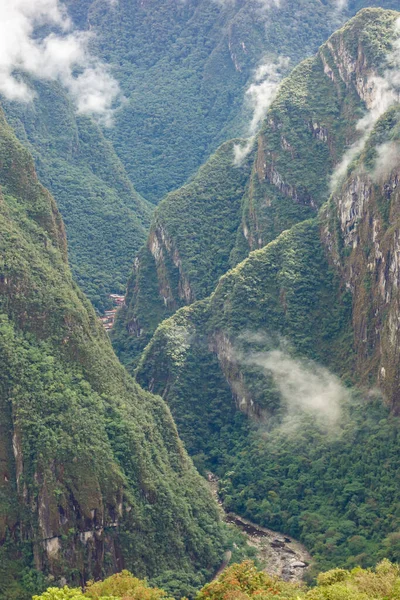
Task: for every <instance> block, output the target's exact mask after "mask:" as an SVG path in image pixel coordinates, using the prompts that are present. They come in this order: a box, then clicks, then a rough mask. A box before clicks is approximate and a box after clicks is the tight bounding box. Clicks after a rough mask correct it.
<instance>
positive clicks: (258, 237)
mask: <svg viewBox="0 0 400 600" xmlns="http://www.w3.org/2000/svg"><path fill="white" fill-rule="evenodd" d="M396 14H397V13H394V12H389V11H387V12H386V11H383V10H379V9H378V10H377V9H375V10H372V9H370V10H365V11H363V12H361V13H359V15H358V16H357V17H355V18H354V19H352V20H351V21H350V22H349V23H348V24H347V25H346V26H345V27H344V28H342V29H341V30H339V31H338V32H336V33H335V34H334V35H333V36H331V38H330V39H329V41H328V42H327V43H325V44H324V45H323V46H322V47H321V49H320V50H319V52H318V54H317V55H316V56H315V57H314V58H312V59H308V60H306V61H304V62H303V63H301V64H300V65H299V66H298V67H296V68H295V69H294V71H293V72H292V73H291V75H290V76H289V77H288V78H287V79H286V80H285V81H284V82H283V83H282V85H281V87H280V90H279V93H278V95H277V98H276V100H275V101H274V102H273V104H272V105H271V108H270V109H269V111H268V114H267V117H266V119H265V122H264V125H263V127H262V130H261V132H260V134H259V135H258V137H257V141H256V144H255V148H254V149H253V151H252V153H250V155H249V157H248V159H247V160H246V161H245V163H244V164H243V166H242V167H235V166H234V164H233V152H232V151H230V149H231V146H230V145H229V144H225V145H224V146H222V147H221V148H220V150H219V151H218V152H217V153H216V154H215V155H214V156H213V157H212V158H211V159H210V160H209V161H208V162H207V163H206V164H205V166H203V167H202V168H201V169H200V171H199V173H198V175H197V176H196V178H195V179H194V181H193V183H192V184H190V185H187V186H185V187H184V188H182V190H179V191H177V192H175V193H173V194H170V195H169V196H167V197H166V198H165V200H164V201H163V202H162V203H161V205H160V209H159V210H158V211H156V214H155V217H154V219H153V222H152V226H151V232H150V235H149V238H148V241H147V247H146V249H145V250H143V251H141V253H140V254H139V256H138V258H137V259H136V262H135V265H134V272H133V276H132V277H131V279H130V281H129V283H128V293H127V308H126V309H124V310H123V311H121V313H120V315H119V319H118V321H117V326H116V330H115V348H116V350H117V352H118V353H119V355H120V357H121V359H122V360H123V361H124V362H125V363H126V364H127V365H129V364H132V363H133V364H134V362H135V360H136V359H137V356H138V352H139V351H140V350H141V349H143V347H144V345H145V343H147V341H148V339H149V337H150V335H151V333H152V332H153V331H154V329H155V325H157V324H158V323H159V322H160V321H161V320H162V318H163V317H164V318H165V317H166V316H168V315H169V314H171V312H172V311H173V310H174V309H176V308H177V307H178V306H180V305H182V304H190V303H191V302H193V300H200V299H202V298H205V297H206V296H207V295H208V294H209V293H210V291H211V289H212V288H213V287H214V286H215V285H216V284H217V282H218V279H219V277H220V276H221V275H222V274H223V272H224V271H223V270H225V271H226V270H227V267H228V261H227V260H226V258H227V257H228V256H229V257H230V258H229V264H230V266H233V265H235V264H237V263H238V262H239V261H240V260H243V258H245V257H246V256H247V255H248V253H249V251H250V250H254V249H255V248H261V247H263V246H264V245H265V244H267V243H268V242H270V241H272V240H273V239H275V238H276V237H277V236H278V235H279V234H280V233H281V232H282V231H284V230H286V229H289V228H290V227H291V226H292V225H294V224H295V223H298V222H301V221H303V220H305V219H308V218H311V217H313V216H315V215H316V214H317V211H318V209H319V207H320V206H321V205H322V204H323V203H324V202H326V200H327V199H328V197H329V176H330V175H331V174H332V172H333V170H334V167H335V165H336V164H337V163H338V162H339V161H340V159H341V157H342V156H343V153H344V151H345V149H346V147H347V146H348V145H349V144H351V142H352V141H354V140H355V139H357V137H358V136H359V135H360V134H359V132H358V131H357V129H356V124H357V122H358V120H359V119H360V117H361V116H362V115H363V111H364V110H365V97H364V95H365V93H366V92H365V88H366V85H365V81H366V80H367V78H368V77H371V78H372V77H373V75H374V73H376V74H377V73H378V70H379V67H380V66H383V65H384V60H385V52H387V51H389V49H390V44H391V31H392V26H393V22H394V19H395V18H396ZM375 40H379V44H380V46H379V52H380V54H378V52H377V49H376V46H375ZM353 61H354V72H355V73H354V77H353V76H352V75H351V73H349V74H347V72H346V69H347V68H348V67H347V65H348V64H350V65H352V64H353ZM360 82H361V83H360ZM363 82H364V83H363ZM236 143H237V144H240V141H238V142H236ZM229 152H230V159H229V156H228V154H229ZM222 156H224V163H223V164H221V159H220V158H219V157H221V158H222ZM229 160H230V161H231V162H230V168H229ZM247 161H250V162H251V164H252V166H251V169H249V166H248V163H247ZM225 165H228V169H227V168H226V166H225ZM214 171H216V172H214ZM239 176H241V177H242V178H243V182H242V184H241V186H240V187H236V190H235V191H234V192H233V190H232V188H233V186H235V185H236V181H237V180H238V177H239ZM244 178H246V179H247V181H245V179H244ZM204 180H205V181H204ZM199 185H201V186H202V192H201V194H200V193H199V190H198V186H199ZM241 189H244V194H243V197H239V194H238V192H240V190H241ZM216 212H218V213H219V215H218V216H217V217H216ZM227 228H229V231H230V233H229V235H227ZM234 228H236V231H237V233H236V237H235V238H234V237H233V235H232V232H233V229H234ZM221 256H222V257H225V260H224V261H221Z"/></svg>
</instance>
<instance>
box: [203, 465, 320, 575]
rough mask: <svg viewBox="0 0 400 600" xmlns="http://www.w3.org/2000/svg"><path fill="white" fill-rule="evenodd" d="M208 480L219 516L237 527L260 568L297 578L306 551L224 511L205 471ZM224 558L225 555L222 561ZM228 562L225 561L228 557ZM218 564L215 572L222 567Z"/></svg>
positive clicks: (306, 560) (213, 480) (308, 559)
mask: <svg viewBox="0 0 400 600" xmlns="http://www.w3.org/2000/svg"><path fill="white" fill-rule="evenodd" d="M207 478H208V483H209V485H210V488H211V490H212V492H213V495H214V497H215V498H216V500H217V502H218V504H219V506H220V508H221V511H222V513H223V518H224V520H225V521H226V522H227V523H231V524H232V525H235V526H236V527H238V529H240V530H241V532H242V533H243V534H244V535H245V536H246V537H247V542H248V544H249V545H250V546H253V547H255V548H257V551H258V559H259V560H260V562H261V563H262V564H264V565H265V567H264V571H265V572H266V573H269V574H270V575H277V576H278V577H281V578H282V579H284V580H285V581H301V579H302V578H303V575H304V572H305V570H306V568H307V566H308V565H309V564H310V562H311V557H310V555H309V553H308V552H307V550H306V549H305V548H304V546H302V545H301V544H300V543H299V542H296V540H293V539H292V538H290V537H288V536H286V535H283V534H280V533H277V532H276V531H272V530H271V529H267V528H266V527H261V526H260V525H256V524H255V523H252V522H251V521H248V520H247V519H244V518H243V517H240V516H239V515H236V514H234V513H226V512H225V510H224V508H223V506H222V502H221V500H220V498H219V496H218V479H217V477H216V476H215V475H213V474H212V473H208V474H207ZM226 559H227V557H226V556H225V559H224V563H226ZM228 562H229V560H228ZM224 563H223V565H221V568H220V569H219V571H218V575H220V573H221V572H222V571H223V569H224V568H225V567H226V564H227V563H226V564H224Z"/></svg>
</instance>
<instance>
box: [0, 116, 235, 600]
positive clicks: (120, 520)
mask: <svg viewBox="0 0 400 600" xmlns="http://www.w3.org/2000/svg"><path fill="white" fill-rule="evenodd" d="M0 184H1V188H2V195H1V196H0V232H1V235H0V371H1V373H2V376H1V378H0V461H1V464H2V477H1V478H0V558H1V567H0V569H1V571H0V575H2V574H3V573H2V571H4V574H5V578H4V579H2V578H0V581H1V583H0V597H1V598H2V600H3V599H4V600H10V599H14V598H15V599H16V598H22V599H23V600H25V599H26V598H28V596H29V594H32V592H38V591H41V589H42V588H43V583H44V581H46V580H45V579H43V580H41V579H40V577H39V576H38V577H37V578H36V579H35V576H34V573H35V572H34V570H33V569H34V566H36V567H37V566H39V568H40V569H41V570H42V571H43V573H44V576H45V577H46V576H47V575H49V574H51V575H53V576H54V577H56V578H60V577H65V578H66V579H67V581H68V582H69V583H71V584H74V583H75V584H77V583H80V582H81V581H82V580H87V579H89V578H91V577H98V576H99V574H102V573H104V574H108V573H111V572H113V571H115V570H117V568H118V561H119V560H123V561H124V564H126V566H127V567H129V568H132V569H133V568H134V569H135V572H136V573H138V574H139V575H140V576H141V577H144V576H148V577H154V578H155V577H157V578H159V579H160V580H163V576H164V575H166V578H169V577H170V573H171V572H173V573H174V576H175V579H176V581H181V582H182V586H181V587H182V589H183V588H184V587H185V585H186V587H187V589H188V590H192V589H193V587H195V586H197V585H201V584H202V583H204V582H205V581H206V580H207V578H208V577H210V576H211V575H212V573H213V572H214V571H215V570H216V568H217V567H218V566H219V564H220V562H221V559H222V554H223V544H224V535H223V532H222V531H221V525H220V523H219V517H218V513H217V508H216V507H215V504H214V502H213V500H212V498H211V495H210V493H209V491H208V489H207V488H206V485H205V483H204V482H203V481H202V479H201V477H200V476H199V475H198V474H197V473H196V471H195V469H194V468H193V465H192V462H191V460H190V459H189V458H188V456H187V454H186V452H185V450H184V448H183V446H182V443H181V441H180V439H179V437H178V434H177V431H176V428H175V425H174V423H173V420H172V418H171V415H170V412H169V410H168V408H167V406H166V405H165V403H164V402H163V401H162V399H161V398H159V397H156V396H152V395H150V394H148V393H146V392H144V391H143V390H141V389H140V388H139V386H138V385H137V384H136V383H135V382H134V381H133V380H132V379H131V378H130V377H129V376H128V374H127V373H126V371H125V370H124V368H123V367H122V366H121V365H120V363H119V362H118V360H117V359H116V357H115V355H114V354H113V351H112V348H111V344H110V342H109V340H108V337H107V335H106V334H105V332H104V331H103V328H102V326H101V324H100V323H99V321H98V319H97V317H96V314H95V312H94V310H93V308H92V307H91V305H90V303H89V302H88V300H87V299H86V298H85V296H84V295H83V294H82V292H81V291H80V290H79V288H78V287H77V285H76V284H75V283H74V282H73V280H72V276H71V273H70V271H69V267H68V264H67V259H66V240H65V235H64V229H63V224H62V221H61V218H60V215H59V213H58V211H57V209H56V207H55V204H54V201H53V199H52V197H51V196H50V194H49V193H48V192H47V191H46V190H45V189H44V188H43V187H42V186H41V185H40V184H39V182H38V180H37V178H36V174H35V171H34V168H33V161H32V159H31V157H30V156H29V153H28V152H27V151H26V150H25V149H24V148H23V147H22V146H21V145H20V144H19V142H18V141H17V140H16V138H15V136H14V135H13V134H12V132H11V130H10V129H9V127H8V126H7V125H6V123H5V121H4V119H3V117H1V118H0ZM34 557H35V561H34ZM46 583H47V585H48V581H46ZM54 593H55V592H54ZM183 593H185V592H184V591H183Z"/></svg>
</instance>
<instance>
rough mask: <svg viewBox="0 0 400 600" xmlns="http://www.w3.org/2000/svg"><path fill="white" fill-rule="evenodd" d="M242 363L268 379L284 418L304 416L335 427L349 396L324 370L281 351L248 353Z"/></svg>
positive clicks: (333, 376)
mask: <svg viewBox="0 0 400 600" xmlns="http://www.w3.org/2000/svg"><path fill="white" fill-rule="evenodd" d="M242 361H243V363H244V364H247V365H252V366H256V367H259V368H260V369H261V370H262V371H263V372H264V373H265V375H269V376H271V377H272V380H273V382H274V385H275V386H276V387H277V389H278V390H279V392H280V395H281V398H282V401H283V403H284V406H285V407H286V413H287V418H289V419H290V418H292V417H295V416H299V415H302V414H303V415H304V414H307V415H309V416H312V417H314V418H315V420H316V421H317V422H318V423H319V424H320V425H323V426H327V427H332V426H335V425H337V424H338V422H339V420H340V416H341V412H342V406H343V403H344V402H346V401H347V400H348V398H349V395H348V391H347V390H346V388H344V386H343V385H342V383H341V382H340V380H339V379H338V378H337V377H336V376H335V375H333V374H332V373H331V372H330V371H328V369H326V368H325V367H322V366H320V365H318V364H317V363H314V362H312V361H305V360H300V359H295V358H292V357H291V356H290V355H289V354H288V353H287V352H285V351H284V350H272V351H270V352H253V353H249V354H247V355H246V356H245V357H243V358H242Z"/></svg>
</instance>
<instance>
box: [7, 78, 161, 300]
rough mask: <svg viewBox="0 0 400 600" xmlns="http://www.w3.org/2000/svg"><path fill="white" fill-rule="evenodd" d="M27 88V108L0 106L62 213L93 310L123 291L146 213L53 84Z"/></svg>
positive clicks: (75, 268) (88, 124) (103, 144)
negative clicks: (31, 93)
mask: <svg viewBox="0 0 400 600" xmlns="http://www.w3.org/2000/svg"><path fill="white" fill-rule="evenodd" d="M34 85H35V91H36V92H37V97H36V98H35V99H34V100H33V101H32V103H29V104H20V103H16V102H14V103H9V102H5V101H4V108H5V111H6V114H7V117H8V119H9V121H10V123H11V125H12V126H13V127H14V130H15V132H16V134H17V136H18V137H19V139H20V140H21V141H22V142H23V143H24V144H25V145H26V146H27V147H28V148H29V150H30V151H31V153H32V155H33V156H34V159H35V164H36V169H37V171H38V174H39V177H40V179H41V181H42V182H43V184H44V185H46V186H47V187H48V188H49V189H50V190H51V192H52V193H53V194H54V196H55V199H56V201H57V205H58V207H59V208H60V211H61V213H62V215H63V218H64V222H65V225H66V229H67V237H68V245H69V257H70V261H71V267H72V272H73V274H74V277H75V280H76V281H77V282H78V284H79V285H80V286H81V287H82V289H83V290H84V291H85V293H86V294H87V295H88V296H89V298H90V300H91V301H92V302H93V304H94V305H95V307H96V308H97V309H99V310H100V311H101V310H103V309H104V308H105V307H106V306H107V305H108V294H110V293H113V292H116V293H118V292H119V293H123V292H124V290H125V285H126V280H127V277H128V274H129V271H130V268H131V265H132V257H133V256H134V254H135V253H136V252H137V250H138V249H139V248H140V246H141V245H142V244H143V241H144V239H145V235H146V230H147V227H148V224H149V218H150V214H151V211H150V208H149V206H148V205H147V203H146V202H145V201H144V200H143V199H142V198H141V197H140V196H139V194H137V193H136V191H135V190H134V189H133V186H132V184H131V182H130V180H129V179H128V177H127V175H126V173H125V171H124V168H123V167H122V164H121V163H120V161H119V159H118V158H117V156H116V154H115V152H114V150H113V148H112V145H111V144H110V142H108V141H106V140H105V138H104V136H103V134H102V133H101V130H100V128H99V127H98V125H96V124H95V123H94V122H93V121H92V120H91V119H90V118H88V117H85V116H77V115H76V114H75V110H74V106H73V104H72V103H71V101H70V100H69V99H68V97H67V95H66V94H65V93H64V92H63V90H62V89H61V87H60V86H59V85H58V84H55V83H48V82H38V81H37V82H35V83H34Z"/></svg>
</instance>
